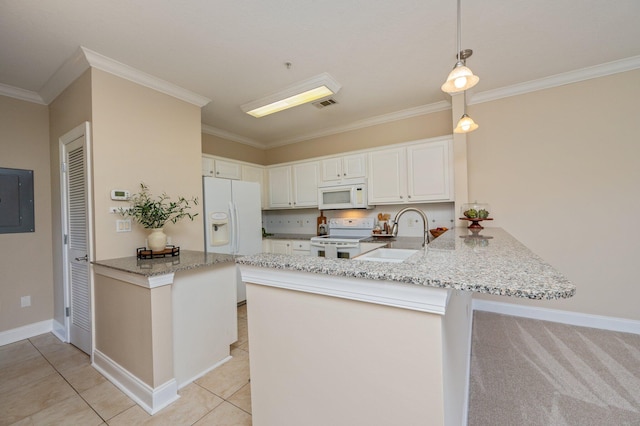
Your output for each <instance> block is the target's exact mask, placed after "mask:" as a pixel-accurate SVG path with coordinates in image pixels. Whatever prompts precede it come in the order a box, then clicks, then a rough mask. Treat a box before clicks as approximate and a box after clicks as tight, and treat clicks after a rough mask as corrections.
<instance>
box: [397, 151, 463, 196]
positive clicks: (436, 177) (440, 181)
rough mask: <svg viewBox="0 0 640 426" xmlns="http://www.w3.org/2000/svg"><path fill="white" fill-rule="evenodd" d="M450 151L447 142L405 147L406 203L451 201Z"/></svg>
mask: <svg viewBox="0 0 640 426" xmlns="http://www.w3.org/2000/svg"><path fill="white" fill-rule="evenodd" d="M450 149H451V143H450V142H449V141H439V142H430V143H425V144H421V145H415V146H409V147H407V161H408V163H409V164H408V166H409V174H408V192H409V194H408V198H409V200H408V201H410V202H421V201H436V200H450V199H451V188H452V185H451V176H450V175H451V167H450V159H451V156H450V154H451V153H450Z"/></svg>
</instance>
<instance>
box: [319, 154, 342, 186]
mask: <svg viewBox="0 0 640 426" xmlns="http://www.w3.org/2000/svg"><path fill="white" fill-rule="evenodd" d="M320 167H321V169H322V173H321V174H322V180H323V181H324V182H331V181H334V180H340V179H342V158H340V157H336V158H327V159H326V160H322V162H321V163H320Z"/></svg>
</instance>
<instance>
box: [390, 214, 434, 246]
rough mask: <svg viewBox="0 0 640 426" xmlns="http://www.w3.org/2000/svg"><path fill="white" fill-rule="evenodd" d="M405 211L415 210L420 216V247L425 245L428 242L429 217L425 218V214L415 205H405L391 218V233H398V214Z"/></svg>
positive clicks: (395, 234)
mask: <svg viewBox="0 0 640 426" xmlns="http://www.w3.org/2000/svg"><path fill="white" fill-rule="evenodd" d="M406 212H416V213H418V214H419V215H420V216H421V217H422V229H423V230H424V239H423V240H422V247H424V246H426V245H427V243H429V219H427V215H426V214H424V212H423V211H422V210H420V209H416V208H415V207H405V208H404V209H402V210H400V211H399V212H398V214H397V215H396V217H394V218H393V227H392V228H391V235H393V236H394V237H396V236H397V235H398V221H399V219H400V216H402V215H403V214H405V213H406Z"/></svg>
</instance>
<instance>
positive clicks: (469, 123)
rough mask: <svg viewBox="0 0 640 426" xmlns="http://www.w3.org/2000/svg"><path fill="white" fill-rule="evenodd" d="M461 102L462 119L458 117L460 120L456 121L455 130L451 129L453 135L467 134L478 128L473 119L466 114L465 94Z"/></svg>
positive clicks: (465, 93)
mask: <svg viewBox="0 0 640 426" xmlns="http://www.w3.org/2000/svg"><path fill="white" fill-rule="evenodd" d="M462 102H463V113H462V117H460V120H458V124H457V125H456V128H455V129H453V133H469V132H473V131H474V130H475V129H477V128H478V125H477V124H476V122H475V121H473V118H471V117H469V115H468V114H467V92H464V98H463V100H462Z"/></svg>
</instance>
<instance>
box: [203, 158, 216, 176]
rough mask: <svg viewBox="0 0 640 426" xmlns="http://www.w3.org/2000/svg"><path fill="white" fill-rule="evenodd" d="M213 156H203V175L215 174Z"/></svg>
mask: <svg viewBox="0 0 640 426" xmlns="http://www.w3.org/2000/svg"><path fill="white" fill-rule="evenodd" d="M214 173H215V172H214V170H213V158H209V157H202V176H214Z"/></svg>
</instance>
